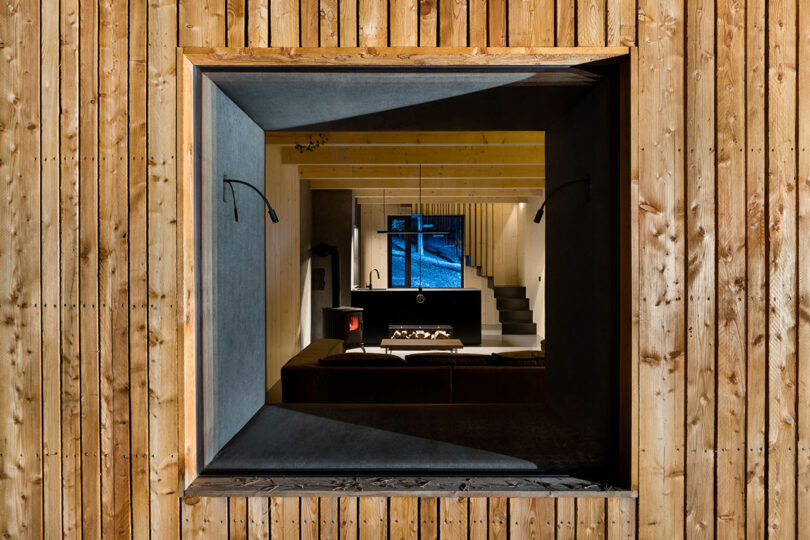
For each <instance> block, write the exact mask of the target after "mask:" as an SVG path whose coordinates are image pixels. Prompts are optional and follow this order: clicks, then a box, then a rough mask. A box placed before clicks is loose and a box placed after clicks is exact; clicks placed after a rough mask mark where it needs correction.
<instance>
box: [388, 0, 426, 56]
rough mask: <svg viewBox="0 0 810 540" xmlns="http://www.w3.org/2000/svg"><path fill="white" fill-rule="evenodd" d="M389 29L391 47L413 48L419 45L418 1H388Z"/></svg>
mask: <svg viewBox="0 0 810 540" xmlns="http://www.w3.org/2000/svg"><path fill="white" fill-rule="evenodd" d="M388 8H389V9H390V14H389V18H390V21H391V27H390V29H389V33H390V39H391V46H392V47H415V46H417V45H419V43H418V42H417V41H418V39H419V32H418V26H419V2H418V0H390V2H389V3H388Z"/></svg>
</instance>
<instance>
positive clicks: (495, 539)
mask: <svg viewBox="0 0 810 540" xmlns="http://www.w3.org/2000/svg"><path fill="white" fill-rule="evenodd" d="M508 513H509V499H507V498H506V497H490V499H489V538H490V540H505V539H506V538H508V537H509V514H508Z"/></svg>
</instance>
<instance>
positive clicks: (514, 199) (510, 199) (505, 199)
mask: <svg viewBox="0 0 810 540" xmlns="http://www.w3.org/2000/svg"><path fill="white" fill-rule="evenodd" d="M355 200H356V201H357V203H358V204H383V198H382V197H356V199H355ZM528 200H529V197H525V196H514V195H502V196H501V195H499V196H493V197H489V196H487V197H471V196H467V197H452V198H447V197H422V202H423V203H471V204H472V203H519V202H527V201H528ZM384 202H385V204H387V205H391V204H415V203H418V202H419V198H418V197H412V198H407V197H405V198H401V199H391V198H389V197H386V198H385V201H384Z"/></svg>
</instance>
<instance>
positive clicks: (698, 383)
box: [675, 0, 725, 538]
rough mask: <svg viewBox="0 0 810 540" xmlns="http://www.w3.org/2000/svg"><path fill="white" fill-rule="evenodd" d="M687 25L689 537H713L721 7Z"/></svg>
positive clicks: (697, 1) (690, 9) (698, 13)
mask: <svg viewBox="0 0 810 540" xmlns="http://www.w3.org/2000/svg"><path fill="white" fill-rule="evenodd" d="M686 19H687V25H688V26H687V29H686V35H687V40H686V148H687V151H686V207H687V208H688V210H687V213H686V250H687V261H688V262H687V270H686V276H687V277H686V291H687V295H688V296H687V298H688V302H689V304H688V309H687V320H686V328H687V333H686V419H685V422H686V426H687V427H686V535H687V536H694V537H697V538H700V537H706V538H711V537H713V535H714V519H715V514H714V503H713V501H714V489H715V486H714V482H710V481H708V479H709V478H711V477H712V476H713V474H714V469H715V407H716V405H717V397H716V396H715V378H716V376H717V369H718V368H717V357H716V342H715V334H716V317H715V306H716V305H717V291H716V278H717V261H716V259H715V243H716V242H717V226H716V224H715V201H714V199H715V192H716V190H715V185H716V180H715V156H716V155H717V154H718V150H717V149H716V148H715V147H714V146H715V131H716V130H715V123H716V121H715V116H714V114H713V112H712V109H713V108H714V103H715V95H714V76H713V75H714V68H715V60H714V47H715V39H714V24H715V12H714V3H713V2H705V1H703V0H687V2H686ZM681 154H682V152H681ZM681 154H677V155H676V157H675V159H678V158H680V156H681ZM724 155H725V153H724ZM718 205H719V208H723V207H724V201H718ZM721 307H722V306H721Z"/></svg>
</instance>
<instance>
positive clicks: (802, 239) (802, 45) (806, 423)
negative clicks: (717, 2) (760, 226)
mask: <svg viewBox="0 0 810 540" xmlns="http://www.w3.org/2000/svg"><path fill="white" fill-rule="evenodd" d="M798 32H799V35H798V40H799V49H798V55H799V56H798V60H799V65H798V70H799V72H798V82H797V84H798V99H799V101H798V105H797V106H798V116H797V119H796V121H797V124H798V143H797V147H798V148H799V150H798V151H799V158H798V170H797V178H798V192H797V196H798V202H797V205H798V206H797V212H798V239H797V243H796V245H797V246H798V253H797V257H798V266H799V269H798V280H799V284H798V292H799V295H798V304H799V305H798V312H799V318H798V325H799V328H798V331H797V344H798V349H797V363H796V369H797V380H798V388H797V398H796V403H797V406H798V411H797V412H798V434H797V436H798V441H797V444H796V450H797V458H796V459H797V463H796V466H797V475H798V476H797V479H796V515H797V524H796V525H797V530H796V533H797V537H798V538H805V537H808V536H810V523H808V522H807V519H802V517H801V516H807V515H810V129H809V128H810V126H808V123H810V99H809V98H808V93H810V60H808V55H810V7H808V6H807V4H806V3H800V4H799V20H798Z"/></svg>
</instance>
